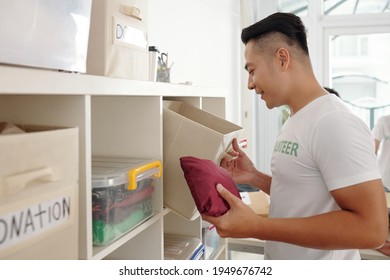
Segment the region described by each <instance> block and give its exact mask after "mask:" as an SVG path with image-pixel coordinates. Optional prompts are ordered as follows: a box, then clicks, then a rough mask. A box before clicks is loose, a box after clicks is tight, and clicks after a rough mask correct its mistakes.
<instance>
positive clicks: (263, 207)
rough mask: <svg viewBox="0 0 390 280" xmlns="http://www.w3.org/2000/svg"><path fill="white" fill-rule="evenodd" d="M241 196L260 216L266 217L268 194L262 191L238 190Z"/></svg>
mask: <svg viewBox="0 0 390 280" xmlns="http://www.w3.org/2000/svg"><path fill="white" fill-rule="evenodd" d="M240 195H241V198H242V200H243V201H244V203H245V204H247V205H248V206H249V207H250V208H252V210H253V211H254V212H255V213H256V214H257V215H260V216H262V217H265V218H266V217H268V211H269V196H268V195H267V194H266V193H265V192H263V191H257V192H240Z"/></svg>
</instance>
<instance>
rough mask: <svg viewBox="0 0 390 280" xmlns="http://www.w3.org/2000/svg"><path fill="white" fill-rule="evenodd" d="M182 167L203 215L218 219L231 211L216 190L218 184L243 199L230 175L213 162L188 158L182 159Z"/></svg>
mask: <svg viewBox="0 0 390 280" xmlns="http://www.w3.org/2000/svg"><path fill="white" fill-rule="evenodd" d="M180 165H181V168H182V169H183V172H184V177H185V179H186V181H187V184H188V187H189V188H190V191H191V194H192V197H193V199H194V201H195V205H196V207H197V208H198V211H199V212H200V213H201V214H206V215H209V216H214V217H218V216H221V215H223V214H225V213H226V212H227V211H228V210H229V209H230V207H229V204H228V203H227V202H226V201H225V200H224V199H223V198H222V197H221V196H220V195H219V193H218V191H217V189H216V188H215V187H216V186H217V184H218V183H220V184H222V186H224V187H225V188H226V189H227V190H229V191H230V192H231V193H233V194H234V195H235V196H237V197H238V198H240V199H241V196H240V193H239V192H238V189H237V187H236V184H235V183H234V181H233V179H232V177H231V176H230V174H229V173H228V172H227V171H226V170H225V169H224V168H223V167H221V166H219V165H217V164H216V163H214V162H213V161H211V160H207V159H200V158H196V157H191V156H186V157H181V158H180Z"/></svg>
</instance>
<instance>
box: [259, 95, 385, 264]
mask: <svg viewBox="0 0 390 280" xmlns="http://www.w3.org/2000/svg"><path fill="white" fill-rule="evenodd" d="M271 171H272V184H271V193H270V201H271V204H270V210H269V216H270V217H271V218H290V217H291V218H294V217H309V216H313V215H317V214H321V213H326V212H329V211H334V210H339V209H340V207H339V206H338V205H337V203H336V202H335V200H334V199H333V197H332V196H331V193H330V191H332V190H335V189H339V188H343V187H347V186H351V185H354V184H357V183H361V182H365V181H369V180H373V179H378V178H380V172H379V169H378V166H377V162H376V156H375V142H374V139H373V137H372V134H371V131H370V129H369V128H368V127H367V125H366V124H365V123H364V122H363V121H362V120H360V119H359V118H358V117H357V116H355V115H354V114H353V113H351V112H350V111H349V109H347V108H346V106H345V105H344V104H343V102H342V101H341V100H340V99H339V98H338V97H337V96H334V95H331V94H328V95H324V96H321V97H319V98H317V99H315V100H314V101H312V102H311V103H309V104H308V105H306V106H305V107H304V108H302V109H301V110H299V111H298V112H297V113H296V114H294V115H293V116H292V117H290V118H289V119H288V120H287V121H286V123H285V124H284V125H283V127H282V129H281V131H280V133H279V135H278V138H277V141H276V145H275V148H274V151H273V154H272V159H271ZM345 230H348V228H346V229H345ZM265 251H266V253H265V259H301V260H304V259H360V255H359V251H358V250H317V249H310V248H305V247H300V246H295V245H292V244H287V243H283V242H275V241H267V243H266V250H265Z"/></svg>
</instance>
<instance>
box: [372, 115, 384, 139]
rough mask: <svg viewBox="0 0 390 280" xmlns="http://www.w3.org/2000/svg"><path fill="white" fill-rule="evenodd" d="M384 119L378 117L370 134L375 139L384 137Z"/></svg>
mask: <svg viewBox="0 0 390 280" xmlns="http://www.w3.org/2000/svg"><path fill="white" fill-rule="evenodd" d="M384 120H385V119H384V117H380V118H379V119H378V120H377V122H376V124H375V126H374V128H373V130H372V134H373V135H374V138H375V139H376V140H382V139H383V137H384V128H383V125H384Z"/></svg>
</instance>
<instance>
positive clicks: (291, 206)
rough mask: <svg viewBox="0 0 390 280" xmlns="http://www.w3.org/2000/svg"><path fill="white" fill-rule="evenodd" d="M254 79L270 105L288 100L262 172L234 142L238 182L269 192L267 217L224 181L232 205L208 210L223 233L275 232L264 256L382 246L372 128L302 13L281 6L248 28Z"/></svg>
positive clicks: (383, 222)
mask: <svg viewBox="0 0 390 280" xmlns="http://www.w3.org/2000/svg"><path fill="white" fill-rule="evenodd" d="M242 41H243V42H244V44H245V60H246V64H245V69H246V70H247V71H248V73H249V78H248V87H249V89H253V90H255V92H256V94H258V96H259V97H260V98H261V99H262V100H264V102H265V103H266V105H267V107H268V108H269V109H272V108H275V107H278V106H282V105H287V106H289V108H290V111H291V115H290V117H289V119H288V120H287V121H286V123H285V124H284V125H283V127H282V129H281V131H280V133H279V135H278V139H277V142H276V144H275V148H274V151H273V156H272V160H271V171H272V177H271V176H268V175H266V174H264V173H262V172H260V171H258V170H257V169H256V168H255V167H254V165H253V163H252V162H251V160H250V159H249V157H248V156H247V155H246V154H245V153H244V152H243V151H242V150H241V149H240V148H239V147H238V145H237V141H236V140H234V141H233V151H232V152H231V156H232V157H225V158H224V159H223V160H222V161H221V166H223V167H224V168H226V169H227V170H228V171H229V172H230V174H231V175H232V177H233V179H234V181H235V182H236V183H238V184H249V185H251V186H254V187H257V188H259V189H260V190H262V191H264V192H266V193H267V194H269V195H270V199H271V204H270V211H269V217H268V218H262V217H260V216H257V215H256V214H255V213H254V212H253V211H252V210H251V209H250V208H249V207H248V206H246V205H245V204H244V203H243V202H242V201H241V200H240V199H238V198H237V197H234V196H233V195H232V194H231V193H229V192H228V191H227V190H226V189H224V188H223V186H221V185H218V186H217V190H218V191H219V192H220V195H221V196H222V197H223V198H224V199H225V200H226V201H227V202H228V203H229V205H230V210H229V211H228V212H227V213H226V214H224V215H223V216H221V217H210V216H205V215H203V216H202V217H203V219H204V220H206V221H209V222H210V223H212V224H214V225H215V226H216V228H217V231H218V233H219V234H220V235H221V236H222V237H239V238H248V237H251V238H258V239H262V240H267V242H266V248H265V259H359V258H360V255H359V251H358V250H357V249H360V248H376V247H380V246H381V245H382V244H383V243H384V242H385V240H386V237H387V229H388V219H387V208H386V202H385V196H384V190H383V187H382V184H381V180H380V173H379V170H378V168H377V164H376V158H375V151H374V140H373V138H372V135H371V132H370V130H369V128H368V127H367V126H366V125H365V124H364V123H363V122H362V121H361V120H360V119H359V118H358V117H356V116H355V115H353V114H352V113H351V112H350V111H349V110H348V109H347V108H346V107H345V106H344V105H343V103H342V102H341V101H340V99H339V98H337V97H336V96H334V95H331V94H329V93H327V92H326V91H325V90H324V88H323V87H322V86H321V85H320V84H319V83H318V82H317V80H316V78H315V76H314V73H313V70H312V66H311V63H310V57H309V52H308V47H307V41H306V33H305V27H304V25H303V23H302V21H301V20H300V18H299V17H297V16H295V15H293V14H287V13H275V14H272V15H270V16H269V17H267V18H265V19H263V20H261V21H260V22H258V23H256V24H254V25H252V26H249V27H247V28H245V29H244V30H243V31H242Z"/></svg>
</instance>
